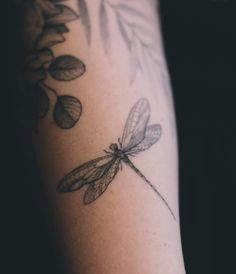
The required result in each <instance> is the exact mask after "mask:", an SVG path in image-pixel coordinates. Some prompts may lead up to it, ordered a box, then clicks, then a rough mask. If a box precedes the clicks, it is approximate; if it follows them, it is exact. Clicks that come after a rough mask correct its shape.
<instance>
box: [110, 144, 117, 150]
mask: <svg viewBox="0 0 236 274" xmlns="http://www.w3.org/2000/svg"><path fill="white" fill-rule="evenodd" d="M109 148H110V150H112V151H117V150H118V145H117V144H111V145H110V147H109Z"/></svg>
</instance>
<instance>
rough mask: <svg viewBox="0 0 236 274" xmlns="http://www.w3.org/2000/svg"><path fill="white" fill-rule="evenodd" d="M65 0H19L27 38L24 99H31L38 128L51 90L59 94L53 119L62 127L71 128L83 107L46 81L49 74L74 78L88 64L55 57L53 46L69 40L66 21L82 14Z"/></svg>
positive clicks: (30, 110) (62, 78)
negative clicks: (60, 93) (66, 35)
mask: <svg viewBox="0 0 236 274" xmlns="http://www.w3.org/2000/svg"><path fill="white" fill-rule="evenodd" d="M64 1H66V0H18V4H19V7H20V10H21V12H22V32H23V37H24V49H23V51H24V52H23V55H24V56H26V58H25V59H26V62H25V65H24V71H25V76H26V77H25V78H26V81H25V82H26V83H24V87H25V88H24V91H23V96H22V97H23V100H24V103H25V102H28V106H27V112H28V115H29V116H30V117H31V120H32V121H31V125H32V126H33V128H34V129H35V130H37V127H38V121H39V120H40V119H42V118H44V117H45V116H46V115H47V114H48V112H49V109H50V105H51V102H50V97H49V96H48V93H49V92H50V93H52V94H53V95H54V96H55V97H56V104H55V106H54V110H53V118H54V122H55V123H56V125H57V126H58V127H59V128H61V129H70V128H72V127H74V126H75V124H76V123H77V122H78V121H79V119H80V116H81V113H82V106H81V103H80V101H79V99H77V98H75V97H73V96H69V95H63V96H61V95H59V94H58V92H57V91H56V90H55V89H54V88H52V87H50V86H48V85H47V84H46V80H47V79H48V77H49V76H50V77H51V78H53V79H54V80H56V81H62V82H66V81H72V80H74V79H76V78H79V77H81V76H82V75H83V74H84V73H85V71H86V67H85V65H84V63H83V62H82V61H81V60H80V59H79V58H76V57H74V56H71V55H60V56H54V52H53V50H52V48H53V47H54V46H55V45H58V44H59V43H63V42H65V41H66V38H65V35H64V34H65V33H68V32H69V28H68V27H67V24H68V23H69V22H72V21H74V20H77V19H78V18H79V15H78V14H77V13H76V12H75V11H74V10H73V9H71V8H70V7H68V6H67V5H64V4H62V2H64Z"/></svg>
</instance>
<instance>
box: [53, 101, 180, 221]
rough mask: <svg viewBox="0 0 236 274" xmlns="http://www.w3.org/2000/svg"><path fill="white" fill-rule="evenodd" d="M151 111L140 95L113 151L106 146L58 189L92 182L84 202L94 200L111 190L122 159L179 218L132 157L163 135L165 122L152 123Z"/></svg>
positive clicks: (74, 171) (79, 186) (67, 176)
mask: <svg viewBox="0 0 236 274" xmlns="http://www.w3.org/2000/svg"><path fill="white" fill-rule="evenodd" d="M150 115H151V110H150V105H149V102H148V100H147V99H145V98H142V99H140V100H139V101H138V102H137V103H136V104H135V105H134V106H133V108H132V109H131V111H130V113H129V116H128V119H127V121H126V124H125V128H124V132H123V136H122V138H121V139H118V143H119V144H111V145H110V147H109V149H110V151H106V150H105V153H106V155H105V156H102V157H99V158H96V159H94V160H91V161H89V162H86V163H84V164H82V165H81V166H79V167H76V168H75V169H74V170H72V171H71V172H70V173H68V174H67V175H66V176H65V177H64V178H63V179H62V180H61V181H60V182H59V184H58V188H57V190H58V191H59V192H60V193H65V192H74V191H76V190H79V189H81V188H82V187H84V186H86V185H88V188H87V190H86V191H85V194H84V204H85V205H88V204H91V203H92V202H94V201H95V200H96V199H98V198H99V197H100V196H101V195H102V194H103V193H104V192H105V191H106V190H107V188H108V186H109V185H110V183H111V182H112V181H113V180H114V179H115V176H116V175H117V173H118V171H119V170H120V171H121V170H122V163H125V164H126V165H128V166H129V167H130V168H131V169H132V170H133V171H134V172H135V173H136V174H137V175H138V176H140V177H141V178H142V179H143V181H144V182H145V183H147V185H148V186H149V187H150V188H151V189H152V190H153V191H154V193H155V194H157V196H158V197H159V198H160V199H161V201H162V202H163V203H164V204H165V206H166V207H167V209H168V210H169V212H170V214H171V215H172V217H173V218H174V220H176V218H175V215H174V213H173V211H172V209H171V207H170V206H169V204H168V202H167V201H166V200H165V198H164V197H163V196H162V194H161V193H160V192H159V191H158V190H157V188H156V187H155V186H154V185H153V184H152V183H151V182H150V181H149V180H148V179H147V178H146V177H145V176H144V175H143V174H142V172H141V171H140V170H139V169H138V168H137V167H136V166H135V165H134V164H133V162H132V161H131V160H130V157H134V156H136V155H138V154H139V153H140V152H141V151H145V150H147V149H149V148H150V147H151V146H153V145H154V144H156V143H157V141H158V140H159V139H160V138H161V133H162V128H161V125H159V124H152V125H148V123H149V119H150Z"/></svg>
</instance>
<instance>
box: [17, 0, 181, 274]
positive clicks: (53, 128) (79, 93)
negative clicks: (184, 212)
mask: <svg viewBox="0 0 236 274" xmlns="http://www.w3.org/2000/svg"><path fill="white" fill-rule="evenodd" d="M18 2H19V3H18V5H19V9H20V10H21V11H22V12H23V13H22V14H23V15H22V19H23V20H22V22H23V23H22V30H23V35H22V37H23V38H24V40H25V42H24V45H25V46H24V55H25V56H26V57H25V58H24V60H25V65H24V75H27V77H26V80H24V88H23V89H22V90H23V91H22V98H23V101H24V103H26V102H30V103H29V104H26V105H27V106H26V107H24V110H27V111H26V116H25V117H28V118H25V121H27V125H28V126H29V128H30V130H31V132H32V135H33V140H34V143H35V150H36V155H37V159H38V165H39V167H40V170H41V172H42V175H43V181H44V188H43V191H44V193H45V194H46V196H47V198H48V201H49V204H50V214H52V216H53V217H52V223H54V225H55V233H56V234H57V235H58V237H57V238H58V239H59V240H58V242H59V243H60V249H61V253H62V255H63V258H64V260H65V265H66V269H67V273H96V274H100V273H101V274H106V273H107V274H111V273H112V274H113V273H114V274H115V273H117V274H118V273H119V274H120V273H122V274H125V273H127V274H131V273H135V274H137V273H140V274H143V273H146V274H155V273H165V274H172V273H173V274H177V273H180V274H182V273H184V265H183V258H182V251H181V240H180V231H179V214H178V210H179V209H178V161H177V138H176V129H175V117H174V111H173V103H172V96H171V89H170V84H169V78H168V72H167V68H166V62H165V57H164V53H163V49H162V40H161V34H160V23H159V18H158V15H157V14H156V9H155V8H154V7H155V3H154V2H155V1H141V0H140V1H138V0H136V1H123V0H116V1H115V0H101V1H97V0H96V1H89V0H83V1H82V0H77V1H75V0H69V1H50V0H44V1H43V0H34V1H33V0H32V1H18ZM155 125H158V127H157V126H156V127H155ZM122 136H123V138H122ZM118 138H121V141H122V145H124V146H125V145H126V147H128V146H129V145H130V149H129V150H130V155H128V157H129V158H130V160H132V163H133V164H134V165H135V167H136V168H137V169H138V170H140V171H141V172H142V174H143V176H144V178H146V180H147V181H148V182H150V184H152V185H153V187H154V188H155V189H157V190H158V191H159V193H160V194H161V196H162V197H165V200H166V202H167V203H168V205H169V207H170V208H171V211H172V212H173V214H171V212H170V210H169V209H168V207H167V206H166V204H165V203H164V202H163V200H162V199H160V197H158V195H156V193H155V191H153V189H152V188H150V184H149V185H148V184H147V181H146V182H145V180H144V178H143V177H142V176H139V175H140V174H138V173H137V172H135V169H134V168H132V167H130V166H127V165H123V166H122V168H121V166H120V163H119V164H118V162H117V161H114V163H113V162H112V164H110V165H109V163H108V160H110V159H108V158H105V159H103V160H101V161H100V160H99V161H98V160H97V159H100V158H99V157H102V156H104V155H106V153H105V152H104V150H109V146H110V145H111V144H114V143H118V141H117V140H118ZM132 138H133V139H132ZM131 145H132V149H133V150H134V151H133V154H134V155H132V153H131V150H132V149H131ZM112 153H114V151H113V152H112ZM133 156H135V157H133ZM117 159H118V158H117ZM118 160H121V161H122V159H118ZM108 165H109V166H108ZM103 167H109V170H108V169H106V172H104V170H103ZM58 187H61V190H62V191H58ZM86 195H87V196H86ZM86 201H89V203H86ZM173 215H174V216H175V217H174V218H173Z"/></svg>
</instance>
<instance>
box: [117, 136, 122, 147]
mask: <svg viewBox="0 0 236 274" xmlns="http://www.w3.org/2000/svg"><path fill="white" fill-rule="evenodd" d="M118 143H119V145H120V148H122V143H121V140H120V138H118Z"/></svg>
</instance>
